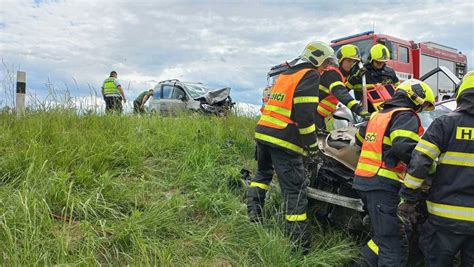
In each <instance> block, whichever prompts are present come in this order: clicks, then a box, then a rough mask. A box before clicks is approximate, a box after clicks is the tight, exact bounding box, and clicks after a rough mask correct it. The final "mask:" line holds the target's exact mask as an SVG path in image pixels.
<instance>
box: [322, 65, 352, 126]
mask: <svg viewBox="0 0 474 267" xmlns="http://www.w3.org/2000/svg"><path fill="white" fill-rule="evenodd" d="M327 71H335V72H336V73H337V74H339V78H340V79H339V80H337V81H334V82H331V84H330V85H329V88H327V87H325V86H323V85H321V84H320V85H319V90H320V91H321V92H325V93H326V94H327V96H326V97H324V98H322V99H320V101H319V105H318V109H317V111H318V113H319V114H320V115H321V116H323V118H326V117H328V116H329V115H331V114H332V113H334V111H335V110H336V106H337V104H338V103H339V99H337V97H336V96H335V95H333V94H332V93H331V90H332V88H333V87H335V86H337V85H342V86H345V85H344V83H345V82H346V78H344V75H342V73H341V71H340V70H339V68H336V67H333V66H329V67H327V68H326V69H325V70H324V71H323V72H322V73H321V76H323V75H324V73H325V72H327ZM349 108H350V107H349Z"/></svg>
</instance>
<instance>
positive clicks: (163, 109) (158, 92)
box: [148, 80, 235, 116]
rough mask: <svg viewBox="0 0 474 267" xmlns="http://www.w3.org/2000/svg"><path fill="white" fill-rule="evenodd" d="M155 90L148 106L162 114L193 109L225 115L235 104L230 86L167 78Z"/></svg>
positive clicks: (154, 111) (153, 111)
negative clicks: (218, 86) (211, 85)
mask: <svg viewBox="0 0 474 267" xmlns="http://www.w3.org/2000/svg"><path fill="white" fill-rule="evenodd" d="M154 91H155V93H154V95H153V98H152V99H151V101H150V104H149V107H148V108H149V110H150V111H151V113H156V114H161V115H171V114H176V113H178V112H180V111H183V112H184V111H186V110H191V111H199V112H203V113H205V114H213V115H217V116H225V115H226V114H228V112H229V111H230V110H231V109H232V107H233V106H234V104H235V103H234V102H232V98H231V97H230V88H229V87H225V88H220V89H213V88H210V87H208V86H205V85H203V84H202V83H191V82H182V81H179V80H166V81H162V82H159V83H158V84H157V85H156V86H155V88H154Z"/></svg>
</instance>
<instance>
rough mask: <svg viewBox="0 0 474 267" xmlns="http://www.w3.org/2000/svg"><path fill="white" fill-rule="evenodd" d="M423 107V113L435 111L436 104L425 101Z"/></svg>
mask: <svg viewBox="0 0 474 267" xmlns="http://www.w3.org/2000/svg"><path fill="white" fill-rule="evenodd" d="M421 106H422V107H423V111H432V110H434V109H435V106H434V103H431V102H428V101H425V102H424V103H423V104H421Z"/></svg>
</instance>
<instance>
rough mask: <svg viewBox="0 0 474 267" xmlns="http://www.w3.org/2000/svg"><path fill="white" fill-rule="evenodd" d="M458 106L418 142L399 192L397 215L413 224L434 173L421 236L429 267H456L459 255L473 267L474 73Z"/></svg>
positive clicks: (462, 87)
mask: <svg viewBox="0 0 474 267" xmlns="http://www.w3.org/2000/svg"><path fill="white" fill-rule="evenodd" d="M456 101H457V105H458V108H457V109H456V110H455V111H454V112H452V113H450V114H448V115H445V116H441V117H439V118H437V119H435V120H434V121H433V123H432V124H431V125H430V127H429V128H428V130H427V131H426V133H425V134H424V135H423V137H422V138H421V140H420V141H419V142H418V145H417V146H416V148H415V151H414V152H413V155H412V160H411V162H410V164H409V166H408V171H407V174H406V177H405V181H404V184H403V187H402V189H401V190H400V197H401V203H400V205H399V207H398V211H399V214H400V216H401V217H402V218H413V216H412V215H413V212H414V210H415V208H414V206H415V202H416V201H417V200H418V194H419V191H420V187H421V186H422V184H423V182H424V181H425V179H426V178H428V176H429V175H430V173H433V172H434V174H433V176H432V184H431V188H430V190H429V193H428V198H427V200H426V206H427V209H428V218H427V220H426V221H425V223H424V224H423V226H422V228H421V233H420V248H421V250H422V251H423V254H424V257H425V262H426V264H427V266H454V263H453V259H454V257H455V255H456V254H457V253H458V252H460V255H461V266H474V71H470V72H468V73H467V74H466V76H464V78H463V81H462V83H461V85H460V87H459V89H458V91H457V95H456ZM437 159H438V160H437ZM436 161H437V165H436V163H435V162H436Z"/></svg>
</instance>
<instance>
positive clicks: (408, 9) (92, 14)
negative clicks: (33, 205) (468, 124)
mask: <svg viewBox="0 0 474 267" xmlns="http://www.w3.org/2000/svg"><path fill="white" fill-rule="evenodd" d="M413 2H415V1H413ZM473 17H474V4H473V3H472V1H425V2H423V1H416V3H415V4H413V3H412V1H393V0H392V1H381V0H379V1H373V2H372V1H357V0H352V1H316V0H314V1H151V0H150V1H132V0H130V1H123V0H122V1H106V0H101V1H99V0H97V1H93V0H81V1H79V0H77V1H66V0H64V1H60V0H58V1H39V0H36V1H27V0H0V57H1V58H2V60H3V62H4V64H5V65H6V66H2V67H0V68H1V70H0V79H2V80H5V76H6V73H7V72H6V69H18V68H19V69H21V70H24V71H26V72H27V79H28V90H29V91H30V92H34V93H35V94H36V95H39V96H44V95H46V94H47V86H46V85H45V84H47V83H48V81H49V82H50V83H52V84H54V86H55V87H56V88H66V87H68V88H69V89H70V90H71V94H72V95H74V96H89V95H91V89H90V87H92V88H95V89H97V90H98V89H99V88H100V86H101V84H102V81H103V80H104V79H105V78H106V77H107V76H108V74H109V73H110V71H111V70H116V71H117V72H118V74H119V79H120V80H121V82H122V84H123V85H124V88H125V89H126V92H125V94H126V95H127V98H129V100H133V98H135V97H136V96H137V95H138V94H139V93H140V92H141V91H143V90H145V89H147V88H151V87H153V86H154V85H155V84H156V83H157V82H158V81H160V80H164V79H172V78H178V79H182V80H185V81H199V82H203V83H207V84H210V85H212V86H230V87H231V88H232V92H231V95H232V96H233V98H234V99H235V100H237V101H241V102H248V103H254V104H258V103H260V99H261V90H262V88H263V87H264V86H265V85H266V83H267V81H266V72H267V71H268V69H269V68H270V67H271V66H273V65H276V64H278V63H281V62H283V61H284V60H286V59H292V58H294V57H296V56H297V55H298V54H299V53H300V52H301V51H302V49H303V47H304V45H305V44H306V43H307V42H309V41H312V40H322V41H327V42H329V41H330V40H332V39H335V38H338V37H342V36H345V35H350V34H355V33H359V32H363V31H367V30H372V29H373V28H375V31H376V32H377V33H384V34H389V35H393V36H396V37H401V38H404V39H410V40H415V41H435V42H438V43H441V44H445V45H448V46H451V47H455V48H457V49H459V50H460V51H462V52H463V53H464V54H467V55H468V62H469V69H473V66H474V64H473V63H474V19H473ZM75 81H76V82H77V85H76V84H75ZM1 97H2V96H0V98H1Z"/></svg>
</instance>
